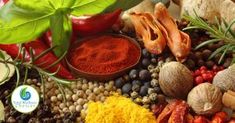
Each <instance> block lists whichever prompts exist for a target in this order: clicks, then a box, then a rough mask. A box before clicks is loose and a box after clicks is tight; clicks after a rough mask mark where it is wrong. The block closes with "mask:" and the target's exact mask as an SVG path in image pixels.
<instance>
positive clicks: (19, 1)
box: [0, 0, 142, 56]
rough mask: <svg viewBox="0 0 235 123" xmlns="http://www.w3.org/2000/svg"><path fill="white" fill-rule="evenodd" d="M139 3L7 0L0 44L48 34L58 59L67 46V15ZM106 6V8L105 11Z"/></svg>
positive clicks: (1, 16) (0, 18) (0, 14)
mask: <svg viewBox="0 0 235 123" xmlns="http://www.w3.org/2000/svg"><path fill="white" fill-rule="evenodd" d="M141 1H142V0H128V1H126V0H10V1H9V2H8V3H7V4H6V5H5V6H3V7H2V8H0V44H14V43H25V42H28V41H32V40H35V39H36V38H37V37H39V36H40V35H41V34H42V33H43V32H45V31H46V30H48V29H49V28H50V30H51V31H52V45H53V46H55V45H56V46H57V47H56V48H55V49H54V52H55V54H56V55H57V56H61V55H62V54H63V53H64V52H65V51H66V50H67V49H68V47H69V40H70V36H71V33H72V29H71V19H70V18H69V16H70V15H73V16H81V15H93V14H98V13H101V12H104V11H105V12H108V11H112V10H115V9H116V8H122V9H123V10H126V9H128V8H131V7H133V6H135V5H136V4H138V3H139V2H141ZM107 7H109V8H108V9H107Z"/></svg>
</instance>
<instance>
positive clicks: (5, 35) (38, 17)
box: [0, 1, 53, 44]
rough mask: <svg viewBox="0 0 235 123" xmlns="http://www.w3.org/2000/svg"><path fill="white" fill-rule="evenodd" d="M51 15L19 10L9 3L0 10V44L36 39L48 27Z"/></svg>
mask: <svg viewBox="0 0 235 123" xmlns="http://www.w3.org/2000/svg"><path fill="white" fill-rule="evenodd" d="M52 14H53V13H49V14H40V13H35V12H33V11H28V10H25V9H21V8H19V7H17V6H16V5H15V4H13V2H12V1H9V2H8V3H7V4H6V5H5V6H3V7H2V8H1V9H0V34H1V36H0V43H1V44H12V43H24V42H27V41H30V40H34V39H36V38H37V37H39V36H40V35H41V33H42V32H44V31H46V29H47V28H48V27H49V24H50V23H49V20H50V16H51V15H52Z"/></svg>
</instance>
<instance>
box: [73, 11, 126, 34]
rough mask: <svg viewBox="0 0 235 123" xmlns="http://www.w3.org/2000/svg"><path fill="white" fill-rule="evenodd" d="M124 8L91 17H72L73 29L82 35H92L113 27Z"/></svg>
mask: <svg viewBox="0 0 235 123" xmlns="http://www.w3.org/2000/svg"><path fill="white" fill-rule="evenodd" d="M121 12H122V10H121V9H117V10H116V11H114V12H111V13H106V14H99V15H95V16H92V17H89V18H72V25H73V30H74V31H75V32H76V33H77V34H78V35H81V36H90V35H94V34H97V33H101V32H104V31H106V30H107V29H109V28H111V27H112V25H113V24H114V23H115V22H116V21H117V20H118V19H119V16H120V14H121Z"/></svg>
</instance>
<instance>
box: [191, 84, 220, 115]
mask: <svg viewBox="0 0 235 123" xmlns="http://www.w3.org/2000/svg"><path fill="white" fill-rule="evenodd" d="M187 103H188V104H189V106H191V107H192V109H193V110H194V112H195V113H197V114H200V115H212V114H214V113H216V112H218V111H220V110H221V108H222V93H221V91H220V89H219V88H218V87H216V86H214V85H212V84H210V83H202V84H199V85H198V86H196V87H194V88H193V89H192V90H191V91H190V92H189V94H188V99H187Z"/></svg>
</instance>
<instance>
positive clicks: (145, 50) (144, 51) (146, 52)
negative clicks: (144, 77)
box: [142, 49, 150, 58]
mask: <svg viewBox="0 0 235 123" xmlns="http://www.w3.org/2000/svg"><path fill="white" fill-rule="evenodd" d="M142 55H143V57H144V58H149V57H150V53H149V52H148V50H147V49H143V50H142Z"/></svg>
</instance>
